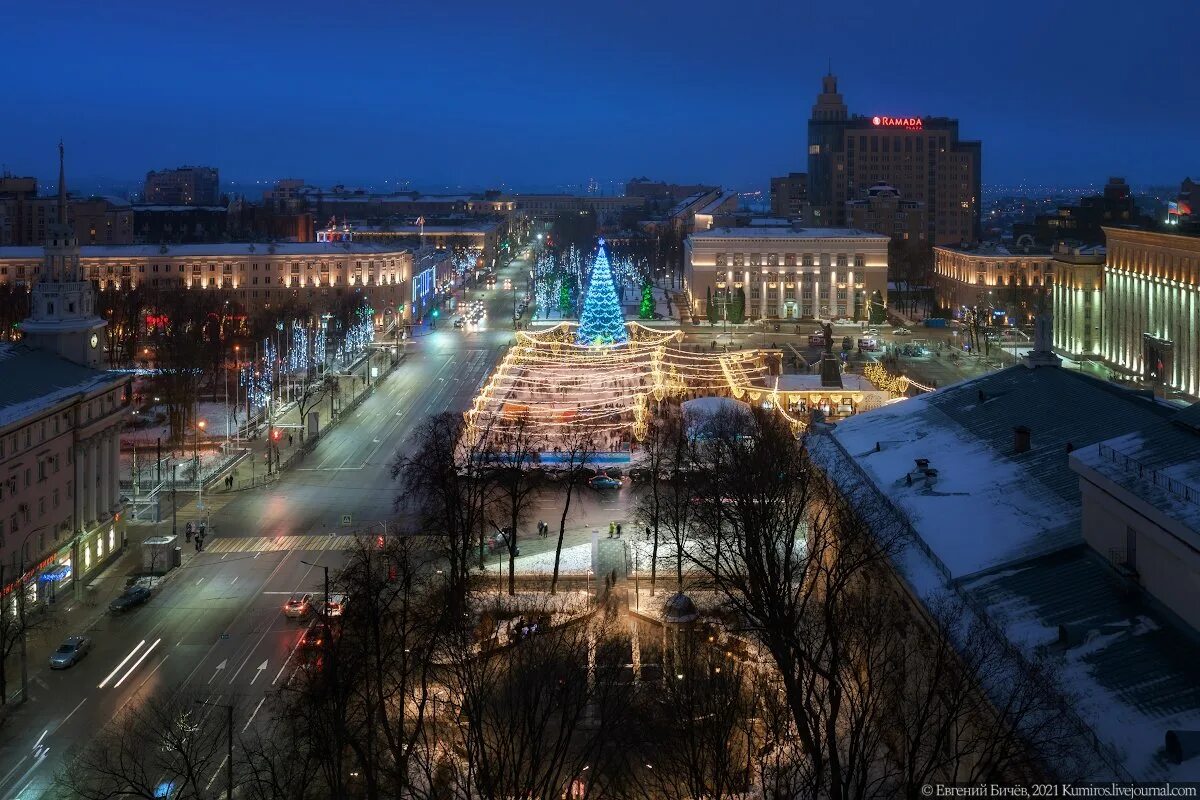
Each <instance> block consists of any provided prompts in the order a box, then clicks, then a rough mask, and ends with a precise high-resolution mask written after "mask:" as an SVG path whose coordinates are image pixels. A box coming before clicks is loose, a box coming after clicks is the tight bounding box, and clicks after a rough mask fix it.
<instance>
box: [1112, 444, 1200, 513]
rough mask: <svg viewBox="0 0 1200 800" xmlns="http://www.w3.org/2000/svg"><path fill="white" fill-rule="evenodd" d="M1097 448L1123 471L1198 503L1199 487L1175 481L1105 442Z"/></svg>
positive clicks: (1185, 500) (1181, 497) (1184, 499)
mask: <svg viewBox="0 0 1200 800" xmlns="http://www.w3.org/2000/svg"><path fill="white" fill-rule="evenodd" d="M1099 448H1100V457H1101V458H1105V459H1108V460H1109V461H1111V462H1112V463H1114V464H1116V465H1117V466H1118V467H1119V468H1120V469H1122V470H1123V471H1125V472H1128V473H1129V474H1131V475H1137V476H1138V477H1139V478H1141V479H1143V480H1148V481H1150V482H1151V483H1152V484H1154V485H1155V486H1157V487H1158V488H1160V489H1165V490H1166V491H1167V492H1169V493H1170V494H1173V495H1175V496H1176V497H1178V498H1179V499H1180V500H1183V501H1184V502H1187V503H1192V504H1194V505H1200V489H1198V488H1196V487H1195V486H1192V485H1191V484H1189V483H1184V482H1183V481H1177V480H1175V479H1174V478H1172V477H1170V476H1169V475H1164V474H1163V473H1162V472H1160V471H1159V470H1157V469H1155V468H1154V467H1151V466H1149V465H1148V464H1145V463H1144V462H1141V461H1138V460H1137V459H1136V458H1134V457H1133V456H1127V455H1125V454H1124V453H1122V452H1121V451H1120V450H1115V449H1113V448H1112V447H1109V446H1108V445H1106V444H1101V445H1099Z"/></svg>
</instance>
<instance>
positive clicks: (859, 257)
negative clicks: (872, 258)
mask: <svg viewBox="0 0 1200 800" xmlns="http://www.w3.org/2000/svg"><path fill="white" fill-rule="evenodd" d="M866 265H867V257H866V256H864V255H863V254H862V253H855V254H854V266H855V267H865V266H866Z"/></svg>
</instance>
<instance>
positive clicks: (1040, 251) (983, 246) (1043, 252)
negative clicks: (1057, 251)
mask: <svg viewBox="0 0 1200 800" xmlns="http://www.w3.org/2000/svg"><path fill="white" fill-rule="evenodd" d="M934 249H935V250H950V251H952V252H955V253H967V254H970V255H975V256H1013V257H1016V258H1020V257H1042V258H1044V257H1046V256H1049V255H1052V254H1053V250H1052V249H1051V248H1049V247H1044V246H1042V245H1038V244H1031V245H1028V246H1025V245H1017V244H1016V243H1015V242H980V243H979V244H977V245H974V246H972V247H950V246H948V245H937V246H936V247H934Z"/></svg>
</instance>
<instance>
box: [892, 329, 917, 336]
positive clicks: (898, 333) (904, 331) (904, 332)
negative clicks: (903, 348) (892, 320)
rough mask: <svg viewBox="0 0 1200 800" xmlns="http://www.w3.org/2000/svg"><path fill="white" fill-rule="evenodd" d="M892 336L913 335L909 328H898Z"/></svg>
mask: <svg viewBox="0 0 1200 800" xmlns="http://www.w3.org/2000/svg"><path fill="white" fill-rule="evenodd" d="M892 335H893V336H910V335H912V331H910V330H909V329H908V328H896V329H895V330H893V331H892Z"/></svg>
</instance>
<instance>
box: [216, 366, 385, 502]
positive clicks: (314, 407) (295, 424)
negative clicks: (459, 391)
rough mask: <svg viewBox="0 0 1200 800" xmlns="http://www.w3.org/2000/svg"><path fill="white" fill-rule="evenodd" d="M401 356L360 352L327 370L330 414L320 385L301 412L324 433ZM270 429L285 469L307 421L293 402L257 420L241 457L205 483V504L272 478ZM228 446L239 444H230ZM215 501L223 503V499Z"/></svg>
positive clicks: (278, 459) (300, 444)
mask: <svg viewBox="0 0 1200 800" xmlns="http://www.w3.org/2000/svg"><path fill="white" fill-rule="evenodd" d="M402 347H403V345H402ZM403 360H404V353H403V352H401V353H400V355H399V356H398V357H397V358H396V359H395V360H393V358H392V356H391V355H390V353H386V352H385V353H374V354H373V355H372V356H371V357H370V359H368V358H367V356H363V357H362V358H361V359H359V360H358V361H357V362H355V363H354V364H353V365H351V367H350V368H349V370H347V371H345V372H340V373H329V374H330V375H334V374H336V375H337V376H338V394H337V395H335V396H334V397H333V398H332V400H333V414H332V418H331V413H330V408H331V403H330V400H331V398H330V392H329V391H328V390H327V389H324V388H322V389H321V390H320V391H319V392H318V393H317V394H316V396H315V397H313V399H312V400H310V401H309V403H308V404H307V405H306V407H305V409H304V410H305V416H307V415H309V414H316V415H317V425H318V431H319V435H324V434H325V432H326V431H328V430H329V428H330V427H331V425H332V424H336V423H337V421H338V419H340V417H341V415H342V414H344V413H347V412H348V411H349V410H350V409H352V408H353V407H354V405H355V404H356V403H358V402H359V400H360V399H361V398H362V397H363V396H364V395H365V394H367V393H368V392H369V391H372V390H373V387H374V385H375V382H376V381H379V380H382V379H383V378H384V377H385V376H386V375H387V374H388V373H389V372H390V371H391V370H392V369H393V368H394V366H396V365H398V364H399V363H400V362H402V361H403ZM368 364H369V365H372V366H374V367H375V368H376V369H377V370H378V373H379V374H378V377H376V378H371V377H370V376H369V375H368ZM272 433H274V434H275V436H276V437H277V438H276V439H275V440H274V445H275V448H276V457H275V461H276V462H277V463H278V464H279V465H282V467H283V468H284V469H286V468H287V465H288V462H289V461H290V460H291V459H292V458H293V457H295V456H296V455H297V454H299V452H300V450H301V449H302V447H303V446H304V443H305V442H306V441H307V440H308V438H309V437H308V426H307V423H306V421H305V420H302V419H301V418H300V409H299V407H298V406H297V405H296V404H295V403H289V404H288V405H286V406H284V407H283V408H282V409H280V411H279V413H277V414H276V415H275V417H274V419H273V420H272V421H271V423H270V424H269V425H268V424H267V423H266V422H263V423H260V424H259V425H257V426H256V427H255V428H254V429H252V431H251V432H250V433H249V435H250V438H249V439H243V440H242V441H241V443H240V449H241V450H242V451H243V455H242V457H241V458H240V459H239V460H238V461H237V462H236V463H235V464H234V465H233V467H232V468H230V469H226V470H224V471H222V472H220V473H218V474H216V475H214V476H213V477H212V478H210V479H209V483H208V485H206V487H205V498H206V499H205V506H206V507H207V506H208V504H209V501H208V499H207V498H208V497H209V496H212V497H214V498H216V497H218V496H220V495H223V494H228V493H230V492H233V491H238V490H241V489H248V488H251V487H253V486H261V485H263V484H264V483H266V482H268V481H269V480H273V479H274V477H273V476H274V475H275V474H276V469H275V467H274V466H272V467H271V470H270V475H271V478H268V470H267V452H268V450H269V449H270V446H271V444H272V441H271V439H270V436H271V434H272ZM231 447H239V446H237V445H231ZM229 476H232V477H233V481H232V484H231V485H227V484H226V483H225V481H226V479H227V478H228V477H229ZM219 505H224V503H220V504H219ZM211 511H212V509H209V513H211Z"/></svg>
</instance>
